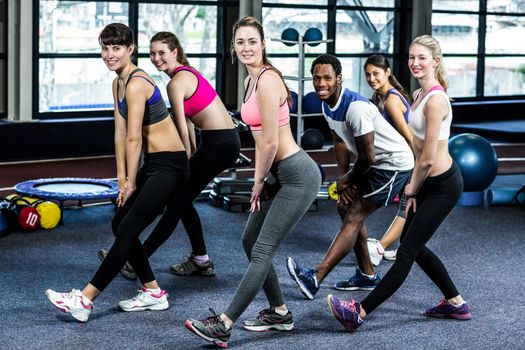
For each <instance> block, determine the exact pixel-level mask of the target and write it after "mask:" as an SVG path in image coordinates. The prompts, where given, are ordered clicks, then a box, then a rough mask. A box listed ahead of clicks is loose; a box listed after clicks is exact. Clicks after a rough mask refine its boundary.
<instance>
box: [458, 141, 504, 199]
mask: <svg viewBox="0 0 525 350" xmlns="http://www.w3.org/2000/svg"><path fill="white" fill-rule="evenodd" d="M448 149H449V152H450V155H451V156H452V158H453V159H454V161H455V162H456V164H457V165H458V167H459V169H460V170H461V176H462V177H463V191H464V192H463V194H462V195H461V197H460V199H459V201H458V205H461V206H475V205H482V204H483V200H484V190H485V189H486V188H487V187H489V186H490V184H491V183H492V181H494V178H495V177H496V175H497V173H498V157H497V155H496V150H494V147H492V145H491V144H490V142H488V141H487V140H486V139H485V138H483V137H481V136H479V135H476V134H469V133H466V134H459V135H456V136H454V137H452V138H451V139H450V140H449V141H448Z"/></svg>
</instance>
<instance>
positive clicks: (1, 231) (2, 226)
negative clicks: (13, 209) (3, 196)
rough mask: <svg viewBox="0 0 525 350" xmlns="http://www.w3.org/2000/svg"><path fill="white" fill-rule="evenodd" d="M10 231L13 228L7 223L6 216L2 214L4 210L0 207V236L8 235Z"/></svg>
mask: <svg viewBox="0 0 525 350" xmlns="http://www.w3.org/2000/svg"><path fill="white" fill-rule="evenodd" d="M12 231H13V229H12V228H11V225H10V224H9V220H7V217H6V216H5V215H4V211H3V210H1V209H0V238H4V237H6V236H8V235H9V234H10V233H11V232H12Z"/></svg>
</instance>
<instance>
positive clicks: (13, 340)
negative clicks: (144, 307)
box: [0, 156, 525, 349]
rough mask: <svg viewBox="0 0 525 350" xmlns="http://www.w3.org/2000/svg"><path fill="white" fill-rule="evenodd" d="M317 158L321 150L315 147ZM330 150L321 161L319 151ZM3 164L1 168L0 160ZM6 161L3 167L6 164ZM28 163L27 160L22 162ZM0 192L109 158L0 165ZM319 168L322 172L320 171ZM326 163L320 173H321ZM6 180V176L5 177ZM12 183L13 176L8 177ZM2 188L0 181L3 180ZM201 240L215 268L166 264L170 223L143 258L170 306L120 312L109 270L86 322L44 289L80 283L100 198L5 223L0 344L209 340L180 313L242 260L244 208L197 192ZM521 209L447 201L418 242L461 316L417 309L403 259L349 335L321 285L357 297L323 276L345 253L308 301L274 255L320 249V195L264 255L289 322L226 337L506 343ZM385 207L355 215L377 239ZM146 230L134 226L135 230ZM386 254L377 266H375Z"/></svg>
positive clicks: (92, 173) (435, 293) (275, 343)
mask: <svg viewBox="0 0 525 350" xmlns="http://www.w3.org/2000/svg"><path fill="white" fill-rule="evenodd" d="M323 157H324V156H323ZM328 160H330V159H328ZM9 168H10V169H11V170H9V171H6V169H9ZM13 169H14V170H13ZM31 169H38V171H34V172H32V171H31ZM0 171H1V173H2V177H1V179H0V180H1V181H2V183H1V184H0V186H1V187H2V189H3V190H4V193H5V192H9V187H10V186H12V185H13V182H12V181H13V179H14V178H16V180H15V181H17V182H18V181H23V180H27V179H32V178H33V179H34V178H39V177H66V176H76V177H98V178H111V177H114V174H115V172H114V159H113V158H111V157H108V158H98V159H83V160H75V161H57V162H53V163H32V164H19V165H16V166H15V165H11V166H9V167H7V166H5V165H1V166H0ZM330 171H331V170H330ZM331 176H333V173H330V174H329V177H331ZM6 179H7V180H6ZM14 183H16V182H14ZM524 183H525V175H500V176H498V177H497V178H496V180H495V182H494V184H493V185H492V186H494V187H516V188H517V187H518V186H521V185H523V184H524ZM6 187H7V190H6V189H5V188H6ZM196 205H197V210H198V211H199V213H200V215H201V219H202V222H203V227H204V230H205V235H206V239H207V245H208V249H209V252H210V255H211V257H212V259H213V260H214V263H215V266H216V270H217V276H215V277H210V278H204V277H179V276H174V275H172V274H170V273H169V271H168V267H169V266H170V265H171V264H173V263H175V262H180V261H182V259H183V258H184V256H185V255H187V254H188V253H189V249H190V248H189V243H188V239H187V237H186V234H185V232H184V229H183V228H182V227H178V228H177V229H176V231H175V233H174V234H173V236H172V238H171V239H170V240H168V242H166V244H165V245H164V246H163V247H161V249H159V251H158V252H157V254H156V255H154V256H153V257H152V259H151V264H152V267H153V269H154V271H155V273H156V276H157V279H158V281H159V283H160V285H161V287H162V288H164V289H166V290H167V291H168V293H169V294H170V297H169V301H170V305H171V307H170V308H169V309H168V310H166V311H163V312H143V313H124V312H121V311H119V310H118V309H117V307H116V304H117V302H118V301H119V300H122V299H127V298H130V297H131V296H133V295H135V294H136V290H137V289H138V288H140V286H139V284H138V283H137V282H131V281H128V280H126V279H124V278H123V277H122V276H118V277H117V278H116V279H115V280H114V281H113V282H112V284H111V285H110V286H109V287H108V289H107V290H106V291H105V292H104V294H103V295H102V296H101V297H100V298H99V299H98V300H97V302H96V304H95V309H94V312H93V314H92V316H91V318H90V320H89V322H88V323H86V324H79V323H77V322H75V321H74V320H73V319H72V318H70V317H69V315H65V314H62V313H60V312H59V311H58V310H56V309H55V308H54V307H53V306H51V304H50V303H49V302H48V301H47V299H46V298H45V296H44V291H45V290H46V289H47V288H52V289H55V290H60V291H69V290H71V288H77V289H78V288H82V287H83V286H84V285H85V284H86V283H87V282H88V281H89V279H90V278H91V277H92V275H93V273H94V272H95V271H96V269H97V268H98V266H99V260H98V258H97V251H98V250H99V249H101V248H108V247H110V245H111V244H112V242H113V235H112V233H111V231H110V222H111V219H112V216H113V213H114V208H113V206H112V205H100V206H92V207H86V208H83V209H80V210H66V211H65V215H64V224H63V225H61V226H59V227H57V228H55V229H53V230H49V231H45V230H38V231H35V232H32V233H23V232H15V233H12V234H11V235H9V236H7V237H5V238H3V239H1V240H0V252H1V254H0V276H1V281H2V286H3V288H2V292H1V293H0V309H1V310H2V315H3V317H2V318H0V329H1V332H2V343H3V344H6V346H7V347H9V348H10V349H48V348H59V349H62V348H64V349H66V348H67V349H115V348H124V347H125V348H127V349H139V348H140V349H143V348H153V347H161V348H166V349H211V348H214V346H213V345H211V344H210V343H207V342H205V341H203V340H201V339H199V338H197V337H196V336H195V335H193V334H191V333H190V332H189V331H187V330H186V328H185V327H184V321H185V320H186V319H187V318H189V317H194V318H204V317H207V316H208V315H209V311H208V308H209V307H213V308H214V309H215V310H217V312H221V311H223V310H224V309H225V308H226V307H227V305H228V303H229V301H230V299H231V297H232V295H233V293H234V291H235V288H236V286H237V284H238V282H239V281H240V279H241V278H242V275H243V273H244V268H245V266H246V264H247V261H246V258H245V256H244V254H243V253H242V247H241V243H240V235H241V233H242V230H243V227H244V224H245V222H246V219H247V214H246V213H229V212H226V211H224V210H222V209H220V208H215V207H212V206H210V205H209V204H208V203H207V202H206V201H199V202H197V204H196ZM523 210H524V209H522V208H519V207H515V206H514V207H512V206H509V207H486V206H485V207H459V206H458V207H456V208H455V209H454V210H453V212H452V213H451V214H450V216H449V218H447V220H446V221H445V223H444V224H443V225H442V226H441V227H440V228H439V230H438V232H437V233H436V234H435V236H434V237H433V239H432V240H431V242H430V244H429V245H430V247H431V248H432V249H433V250H434V251H435V252H436V253H437V254H438V255H439V256H440V257H441V258H442V260H443V262H444V263H445V265H446V266H447V268H448V269H449V272H450V274H451V275H452V278H453V280H454V281H455V283H456V284H457V285H458V288H459V290H460V291H461V293H462V294H463V295H464V297H465V298H466V299H467V300H468V301H469V302H470V303H471V304H472V306H473V319H472V320H469V321H454V320H437V319H429V318H427V317H425V316H424V315H423V310H424V309H425V308H426V307H428V306H430V305H433V304H435V303H436V302H437V301H439V299H440V298H441V295H440V293H439V290H437V288H436V287H435V286H434V285H433V284H432V283H431V281H430V280H429V279H428V278H427V277H426V275H424V274H423V273H422V271H421V270H420V269H419V268H418V267H414V269H413V270H412V272H411V273H410V275H409V277H408V279H407V281H406V283H405V284H404V285H403V287H402V288H401V289H400V290H399V291H398V292H397V293H396V294H395V295H394V296H393V297H392V298H391V299H389V300H388V301H387V302H386V303H385V304H383V305H382V306H381V307H380V308H379V309H377V310H376V312H374V313H373V314H372V315H370V317H369V318H367V321H366V322H365V323H364V324H363V326H362V327H361V328H360V329H359V330H358V331H357V332H355V333H353V334H349V333H347V332H345V331H344V329H343V328H342V327H341V325H340V324H339V323H338V322H337V321H336V320H335V319H334V318H333V316H332V315H331V314H330V312H329V311H328V308H327V304H326V295H327V294H330V293H333V294H335V295H337V296H339V297H343V298H349V297H352V298H355V299H357V300H360V299H362V298H363V297H364V296H365V295H366V292H352V293H348V292H339V291H335V290H333V289H332V288H331V286H332V285H333V284H334V283H335V282H336V281H339V280H341V279H345V278H348V277H349V276H350V275H352V274H353V273H354V271H355V268H356V266H357V265H356V261H355V257H354V255H353V254H349V255H348V257H347V258H346V259H344V261H342V262H341V263H340V264H339V265H338V266H337V267H336V268H335V269H334V271H333V272H332V273H331V274H330V275H329V276H328V278H327V279H326V281H325V282H324V283H323V286H322V289H321V290H320V292H319V294H318V295H317V296H316V299H314V300H313V301H308V300H305V299H304V298H303V297H302V295H301V294H300V292H299V291H298V290H297V288H296V287H295V285H294V283H293V282H292V280H291V279H290V277H289V276H288V273H287V272H286V269H285V266H284V261H285V258H286V257H287V256H293V257H294V258H296V260H297V261H299V262H300V263H301V264H305V265H306V266H309V267H314V266H315V264H316V263H317V262H318V261H319V260H320V259H321V258H322V257H323V255H324V253H325V251H326V250H327V249H328V247H329V245H330V243H331V241H332V239H333V237H334V235H335V233H336V232H337V230H338V228H339V224H340V220H339V218H338V216H337V213H336V211H335V208H334V202H332V201H320V205H319V209H318V210H317V211H313V212H309V213H307V214H306V215H305V217H304V218H303V219H302V220H301V222H300V223H299V225H298V226H297V227H296V229H295V230H294V232H293V233H292V234H291V236H290V237H289V238H288V240H287V241H286V242H285V243H284V244H283V246H282V247H281V249H280V250H279V251H278V253H277V255H276V256H275V259H274V264H275V265H276V269H277V272H278V274H279V278H280V281H281V284H282V287H283V293H284V295H285V299H286V300H287V305H288V307H289V308H290V310H291V311H292V312H293V314H294V320H295V325H296V329H295V330H294V331H293V332H290V333H285V332H280V333H276V332H268V333H251V332H247V331H245V330H243V329H242V328H241V327H240V326H239V325H238V324H237V325H236V326H235V327H234V331H233V334H232V337H231V339H230V347H234V348H238V349H268V348H276V349H312V348H315V349H337V348H348V347H352V346H355V347H360V348H366V349H385V348H388V349H401V348H403V349H428V348H431V349H456V348H461V349H494V348H498V349H518V348H522V347H523V344H525V330H524V328H523V322H522V315H523V314H524V313H525V306H524V305H525V304H524V303H523V291H522V289H523V286H524V285H525V270H524V269H523V268H522V267H523V258H522V256H521V255H520V254H518V253H517V252H521V251H524V250H525V240H524V239H523V227H525V215H524V212H523ZM395 212H396V208H395V207H389V208H384V209H381V210H378V211H377V212H376V213H375V214H374V215H373V216H371V217H370V218H369V219H368V220H367V226H368V230H369V235H370V236H371V237H375V238H379V237H380V236H381V235H382V233H383V231H384V230H385V229H386V228H387V226H388V224H389V223H390V221H391V220H392V218H393V217H394V215H395ZM146 235H147V233H146V234H143V236H142V238H144V237H145V236H146ZM390 265H391V262H388V261H384V262H382V263H381V265H380V266H379V268H378V271H379V273H380V274H384V273H385V272H386V271H387V270H388V268H389V266H390ZM265 307H267V303H266V298H265V296H264V294H263V293H260V294H259V295H258V297H257V298H256V299H255V300H254V302H253V303H252V304H251V305H250V306H249V308H248V309H247V310H246V312H245V313H244V314H243V316H242V317H241V319H240V321H242V320H243V319H245V318H247V317H252V316H254V315H256V314H257V312H258V311H259V310H260V309H262V308H265Z"/></svg>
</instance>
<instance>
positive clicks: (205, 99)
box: [173, 66, 217, 118]
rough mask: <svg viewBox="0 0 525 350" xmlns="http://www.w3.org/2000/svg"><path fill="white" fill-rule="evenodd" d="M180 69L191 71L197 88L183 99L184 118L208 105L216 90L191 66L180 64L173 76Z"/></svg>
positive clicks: (191, 115) (215, 94) (195, 113)
mask: <svg viewBox="0 0 525 350" xmlns="http://www.w3.org/2000/svg"><path fill="white" fill-rule="evenodd" d="M181 70H186V71H188V72H191V73H193V74H194V75H195V76H196V77H197V88H196V89H195V92H194V93H193V95H191V96H190V97H189V98H187V99H185V100H184V115H185V116H186V118H191V117H193V116H195V115H197V114H199V113H200V112H201V111H202V110H203V109H204V108H206V107H208V106H209V105H210V103H212V102H213V100H214V99H215V97H216V96H217V92H216V91H215V89H214V88H213V87H212V86H211V85H210V83H209V82H208V81H207V80H206V79H204V77H203V76H202V75H201V74H200V73H199V72H197V71H196V70H195V69H193V68H191V67H188V66H180V67H178V68H176V69H175V71H174V72H173V76H175V74H177V73H178V72H180V71H181Z"/></svg>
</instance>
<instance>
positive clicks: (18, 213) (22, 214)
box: [0, 198, 40, 231]
mask: <svg viewBox="0 0 525 350" xmlns="http://www.w3.org/2000/svg"><path fill="white" fill-rule="evenodd" d="M0 211H1V212H2V214H3V215H4V217H5V218H6V220H7V222H8V225H9V227H10V228H11V230H12V229H15V228H20V229H22V230H24V231H34V230H36V229H37V228H38V226H39V225H40V214H38V212H37V211H36V209H35V208H33V207H31V204H30V203H29V202H28V201H26V200H25V199H22V198H18V199H17V201H16V202H14V201H12V200H10V199H7V198H4V199H2V200H1V201H0Z"/></svg>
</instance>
